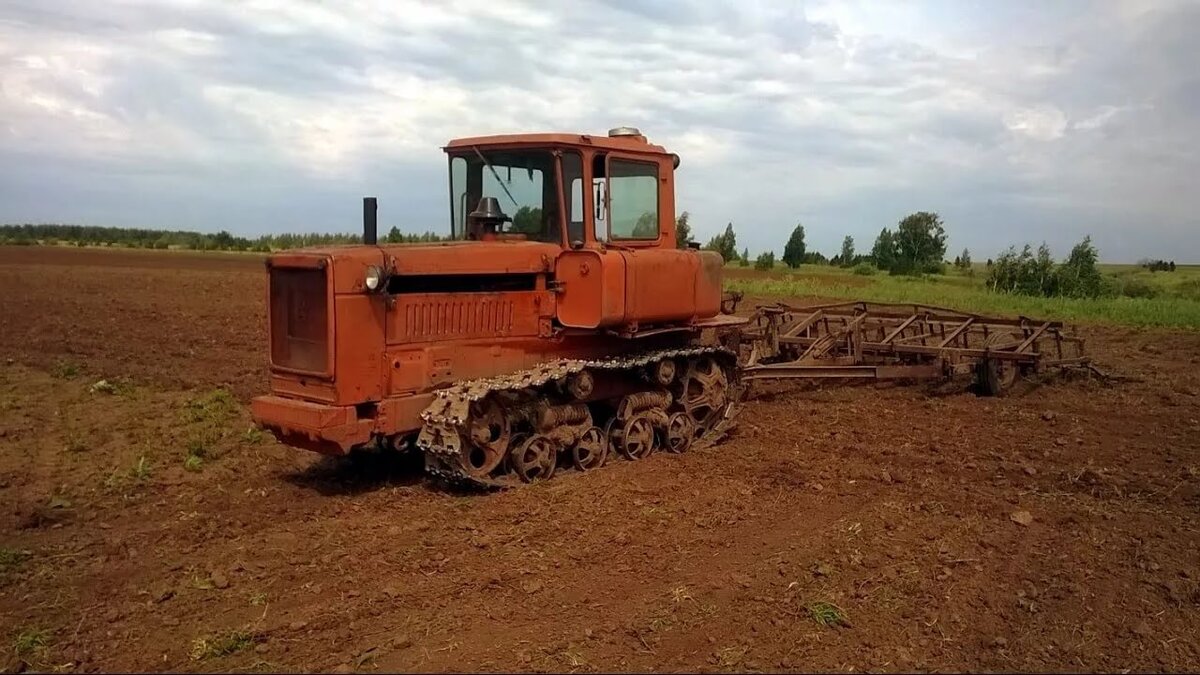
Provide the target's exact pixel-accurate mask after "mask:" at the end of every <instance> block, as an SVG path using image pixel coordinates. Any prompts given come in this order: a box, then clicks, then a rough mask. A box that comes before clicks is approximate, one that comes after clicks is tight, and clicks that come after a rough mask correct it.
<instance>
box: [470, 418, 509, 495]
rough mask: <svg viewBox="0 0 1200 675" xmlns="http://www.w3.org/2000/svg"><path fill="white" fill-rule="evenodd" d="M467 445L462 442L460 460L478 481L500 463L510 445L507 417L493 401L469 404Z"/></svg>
mask: <svg viewBox="0 0 1200 675" xmlns="http://www.w3.org/2000/svg"><path fill="white" fill-rule="evenodd" d="M467 428H468V434H467V442H466V443H463V446H462V451H461V457H460V461H461V463H462V468H463V470H464V471H465V472H466V473H467V474H468V475H470V476H473V477H475V478H482V477H485V476H487V475H488V474H490V473H491V472H492V471H493V470H494V469H495V468H496V467H498V466H500V463H501V462H503V461H504V455H505V454H506V453H507V452H508V448H509V445H510V443H511V440H512V439H511V435H512V433H511V428H510V426H509V421H508V417H506V416H505V414H504V411H503V410H502V409H501V408H500V405H499V404H497V403H496V402H495V401H488V402H486V403H472V404H471V421H470V424H469V426H468V427H467Z"/></svg>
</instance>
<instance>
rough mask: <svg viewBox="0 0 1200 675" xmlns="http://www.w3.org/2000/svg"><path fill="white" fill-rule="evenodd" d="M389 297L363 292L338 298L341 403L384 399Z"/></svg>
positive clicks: (338, 389) (338, 355) (336, 352)
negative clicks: (387, 305)
mask: <svg viewBox="0 0 1200 675" xmlns="http://www.w3.org/2000/svg"><path fill="white" fill-rule="evenodd" d="M386 302H387V300H386V298H384V297H383V296H381V295H378V294H366V293H359V294H356V295H339V296H335V297H334V317H335V318H334V321H335V322H336V325H337V335H338V339H337V344H336V346H335V349H334V353H335V354H336V355H337V356H336V358H337V392H338V402H339V403H360V402H363V401H378V400H379V399H380V397H382V396H383V384H382V372H381V371H382V365H383V364H382V361H383V325H384V315H385V313H386V309H385V303H386Z"/></svg>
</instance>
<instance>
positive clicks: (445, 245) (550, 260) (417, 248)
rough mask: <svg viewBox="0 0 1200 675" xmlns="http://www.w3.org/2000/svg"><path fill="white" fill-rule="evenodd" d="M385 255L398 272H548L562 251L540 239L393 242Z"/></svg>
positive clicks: (385, 248) (406, 273) (393, 268)
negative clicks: (427, 242) (425, 242)
mask: <svg viewBox="0 0 1200 675" xmlns="http://www.w3.org/2000/svg"><path fill="white" fill-rule="evenodd" d="M383 251H384V255H385V256H386V257H387V260H388V263H389V265H390V267H391V269H392V270H393V271H395V272H396V273H398V274H402V275H408V274H480V273H499V272H508V273H519V272H548V271H550V270H551V269H553V264H554V258H555V257H557V256H558V254H559V252H561V251H562V246H559V245H558V244H547V243H544V242H538V241H512V240H502V241H446V242H439V243H432V244H393V245H390V246H384V247H383Z"/></svg>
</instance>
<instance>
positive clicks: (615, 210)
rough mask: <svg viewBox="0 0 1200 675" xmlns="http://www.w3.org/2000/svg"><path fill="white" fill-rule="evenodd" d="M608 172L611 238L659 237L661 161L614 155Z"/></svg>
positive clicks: (642, 238)
mask: <svg viewBox="0 0 1200 675" xmlns="http://www.w3.org/2000/svg"><path fill="white" fill-rule="evenodd" d="M608 173H609V175H608V211H609V213H608V215H609V233H610V235H611V238H612V239H641V240H648V239H657V238H658V234H659V232H658V165H657V164H652V163H648V162H634V161H629V160H624V159H612V160H611V161H609V163H608Z"/></svg>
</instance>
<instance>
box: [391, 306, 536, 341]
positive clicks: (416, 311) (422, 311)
mask: <svg viewBox="0 0 1200 675" xmlns="http://www.w3.org/2000/svg"><path fill="white" fill-rule="evenodd" d="M512 327H513V302H512V301H511V300H503V299H498V298H478V299H471V298H467V299H445V300H424V301H417V302H410V303H408V304H407V305H406V306H405V308H404V327H403V331H402V332H403V335H404V338H405V339H406V340H409V341H421V340H438V339H445V338H471V337H487V336H489V335H504V334H507V333H510V332H511V331H512Z"/></svg>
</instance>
